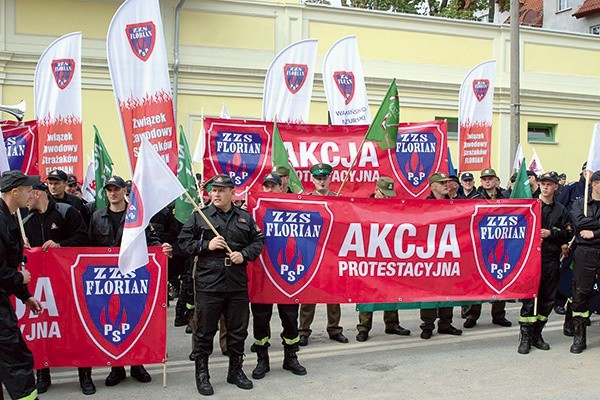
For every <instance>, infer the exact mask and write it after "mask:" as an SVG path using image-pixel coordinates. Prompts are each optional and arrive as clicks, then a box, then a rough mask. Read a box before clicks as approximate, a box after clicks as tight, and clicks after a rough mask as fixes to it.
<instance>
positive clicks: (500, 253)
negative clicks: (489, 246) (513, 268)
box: [488, 240, 508, 266]
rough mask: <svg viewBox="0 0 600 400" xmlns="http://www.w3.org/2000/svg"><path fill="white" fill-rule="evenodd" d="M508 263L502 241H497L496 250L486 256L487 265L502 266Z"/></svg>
mask: <svg viewBox="0 0 600 400" xmlns="http://www.w3.org/2000/svg"><path fill="white" fill-rule="evenodd" d="M507 261H508V250H507V249H505V248H504V240H500V241H498V244H497V245H496V248H495V249H494V251H493V252H490V254H489V255H488V263H489V264H496V265H498V266H500V265H503V264H504V263H505V262H507Z"/></svg>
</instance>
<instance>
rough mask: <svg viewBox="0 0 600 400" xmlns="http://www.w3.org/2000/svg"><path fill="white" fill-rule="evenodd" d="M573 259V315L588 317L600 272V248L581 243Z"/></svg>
mask: <svg viewBox="0 0 600 400" xmlns="http://www.w3.org/2000/svg"><path fill="white" fill-rule="evenodd" d="M573 261H574V263H575V266H574V269H573V274H574V293H573V304H572V309H573V316H581V317H588V316H589V303H590V299H591V298H592V296H593V294H594V291H593V288H594V283H595V282H596V279H598V274H599V273H600V249H597V248H594V247H589V246H582V245H579V246H577V248H576V249H575V255H574V258H573Z"/></svg>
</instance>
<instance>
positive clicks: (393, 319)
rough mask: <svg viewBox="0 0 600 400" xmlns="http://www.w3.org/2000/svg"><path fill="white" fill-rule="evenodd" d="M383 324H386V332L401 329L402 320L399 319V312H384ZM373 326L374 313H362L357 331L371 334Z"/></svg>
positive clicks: (359, 315)
mask: <svg viewBox="0 0 600 400" xmlns="http://www.w3.org/2000/svg"><path fill="white" fill-rule="evenodd" d="M383 323H384V324H385V330H386V331H391V330H394V329H397V328H399V327H400V319H399V318H398V311H397V310H392V311H384V312H383ZM372 326H373V313H372V312H370V311H361V312H359V313H358V325H356V330H357V331H359V332H369V331H370V330H371V327H372Z"/></svg>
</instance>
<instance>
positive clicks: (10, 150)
mask: <svg viewBox="0 0 600 400" xmlns="http://www.w3.org/2000/svg"><path fill="white" fill-rule="evenodd" d="M33 122H35V121H33ZM3 134H4V146H5V148H6V153H7V156H8V165H9V166H10V169H11V170H14V169H17V170H20V171H25V173H28V174H36V173H38V172H37V149H36V148H35V146H36V145H35V143H37V137H36V136H37V129H36V130H35V131H34V130H33V129H32V127H31V125H30V124H28V123H25V125H23V126H16V127H8V128H7V127H4V128H3ZM34 150H35V151H34Z"/></svg>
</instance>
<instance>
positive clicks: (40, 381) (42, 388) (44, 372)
mask: <svg viewBox="0 0 600 400" xmlns="http://www.w3.org/2000/svg"><path fill="white" fill-rule="evenodd" d="M36 378H37V382H36V387H37V391H38V393H40V394H41V393H46V392H47V391H48V388H49V387H50V385H51V384H52V380H51V379H50V368H42V369H38V370H37V371H36Z"/></svg>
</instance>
